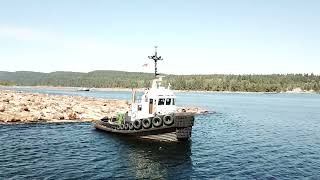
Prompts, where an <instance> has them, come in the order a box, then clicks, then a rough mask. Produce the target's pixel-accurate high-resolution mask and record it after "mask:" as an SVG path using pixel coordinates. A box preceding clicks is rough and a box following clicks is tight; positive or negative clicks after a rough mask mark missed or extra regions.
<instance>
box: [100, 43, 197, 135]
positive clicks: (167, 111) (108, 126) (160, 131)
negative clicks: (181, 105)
mask: <svg viewBox="0 0 320 180" xmlns="http://www.w3.org/2000/svg"><path fill="white" fill-rule="evenodd" d="M148 58H149V59H151V60H153V61H154V64H155V73H154V75H155V79H154V80H153V82H152V86H151V88H147V89H145V91H144V94H143V95H142V96H141V97H140V99H137V96H136V92H135V91H133V92H132V104H131V109H130V110H129V111H127V112H126V113H125V114H118V115H117V117H104V118H102V119H101V120H97V121H95V122H94V127H95V128H96V129H98V130H103V131H107V132H110V133H116V134H121V135H127V136H135V137H138V138H143V139H153V140H160V141H187V140H189V139H190V137H191V132H192V126H193V125H194V114H193V113H187V112H177V106H176V104H175V102H176V96H175V95H174V93H173V92H172V90H170V84H169V85H168V87H164V86H162V85H161V82H162V78H163V77H164V76H160V74H158V72H157V62H158V61H160V60H163V59H162V57H161V56H158V54H157V47H155V54H154V55H153V56H148Z"/></svg>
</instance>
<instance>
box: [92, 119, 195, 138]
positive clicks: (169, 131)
mask: <svg viewBox="0 0 320 180" xmlns="http://www.w3.org/2000/svg"><path fill="white" fill-rule="evenodd" d="M172 117H173V123H172V124H171V125H165V123H162V124H161V126H159V127H154V126H151V127H150V128H147V129H145V128H143V127H142V128H141V129H132V130H130V129H119V126H120V125H115V124H111V123H109V122H105V121H102V120H98V121H95V122H94V127H95V128H96V129H98V130H102V131H106V132H109V133H114V134H119V135H125V136H133V137H138V138H143V139H152V140H160V141H186V140H189V139H190V137H191V132H192V126H193V124H194V115H193V114H191V113H176V114H174V115H173V116H172ZM161 118H163V116H162V117H161Z"/></svg>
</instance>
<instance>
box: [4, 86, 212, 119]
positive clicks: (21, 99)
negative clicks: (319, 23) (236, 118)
mask: <svg viewBox="0 0 320 180" xmlns="http://www.w3.org/2000/svg"><path fill="white" fill-rule="evenodd" d="M129 108H130V104H129V102H128V101H125V100H110V99H96V98H90V97H82V96H62V95H48V94H39V93H26V92H16V91H7V90H0V123H35V122H79V121H80V122H90V121H93V120H97V119H101V118H103V117H105V116H108V117H112V116H116V115H117V113H125V112H126V111H128V109H129ZM178 112H191V113H195V114H206V113H208V111H206V110H203V109H200V108H197V107H180V108H179V109H178Z"/></svg>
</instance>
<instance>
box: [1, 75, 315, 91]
mask: <svg viewBox="0 0 320 180" xmlns="http://www.w3.org/2000/svg"><path fill="white" fill-rule="evenodd" d="M152 79H153V74H150V73H138V72H124V71H92V72H89V73H79V72H52V73H40V72H29V71H18V72H4V71H2V72H0V85H12V84H14V85H21V86H72V87H96V88H99V87H105V88H141V87H148V86H150V84H151V80H152ZM168 82H169V83H170V84H171V87H172V89H176V90H207V91H245V92H280V91H287V90H292V89H294V88H301V89H303V90H307V91H309V90H314V91H318V92H319V91H320V76H319V75H313V74H287V75H280V74H274V75H219V74H214V75H167V76H166V78H165V83H168Z"/></svg>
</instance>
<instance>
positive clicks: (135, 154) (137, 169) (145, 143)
mask: <svg viewBox="0 0 320 180" xmlns="http://www.w3.org/2000/svg"><path fill="white" fill-rule="evenodd" d="M97 132H99V133H103V134H105V132H102V131H97ZM105 138H108V139H110V138H112V139H114V140H115V141H118V142H119V143H121V144H122V145H124V146H125V147H122V148H121V149H120V152H119V153H121V157H122V158H123V160H124V161H127V163H128V166H129V167H130V169H131V170H130V171H131V173H132V174H131V177H135V178H138V179H139V178H159V179H167V178H179V179H180V178H190V176H191V173H192V161H191V157H190V156H191V142H190V141H187V142H160V141H150V140H143V139H137V138H132V137H126V136H117V135H113V134H105Z"/></svg>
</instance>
